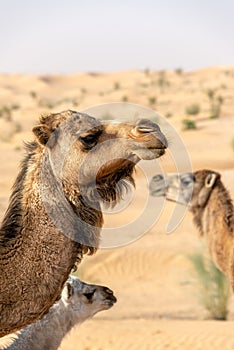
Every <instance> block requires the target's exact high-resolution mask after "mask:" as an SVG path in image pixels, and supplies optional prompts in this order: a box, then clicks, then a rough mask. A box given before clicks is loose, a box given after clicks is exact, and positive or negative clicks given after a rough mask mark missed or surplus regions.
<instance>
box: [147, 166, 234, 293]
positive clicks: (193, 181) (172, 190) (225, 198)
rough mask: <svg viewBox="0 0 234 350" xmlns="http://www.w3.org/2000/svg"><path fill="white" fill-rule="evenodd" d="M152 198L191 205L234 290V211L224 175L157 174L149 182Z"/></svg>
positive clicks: (198, 223)
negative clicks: (224, 181) (161, 197)
mask: <svg viewBox="0 0 234 350" xmlns="http://www.w3.org/2000/svg"><path fill="white" fill-rule="evenodd" d="M150 191H151V195H153V196H160V195H163V196H166V198H167V199H169V200H172V201H175V202H178V203H181V204H187V205H189V208H190V210H191V212H192V214H193V220H194V223H195V225H196V227H197V228H198V230H199V234H200V236H201V237H204V238H205V240H206V242H207V245H208V249H209V252H210V255H211V257H212V259H213V261H214V262H215V264H216V265H217V267H218V268H219V269H220V270H221V271H222V272H223V273H224V274H226V275H227V276H228V278H229V280H230V282H231V285H232V289H233V290H234V273H233V271H234V209H233V204H232V200H231V197H230V195H229V193H228V191H227V190H226V188H225V187H224V185H223V183H222V181H221V176H220V174H219V173H217V172H215V171H213V170H199V171H196V172H195V173H184V174H180V175H178V174H170V175H166V176H165V177H163V176H162V175H156V176H154V177H153V179H152V180H151V183H150Z"/></svg>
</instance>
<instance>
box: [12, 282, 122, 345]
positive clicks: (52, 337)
mask: <svg viewBox="0 0 234 350" xmlns="http://www.w3.org/2000/svg"><path fill="white" fill-rule="evenodd" d="M116 301H117V300H116V298H115V296H114V295H113V292H112V291H111V290H110V289H109V288H107V287H103V286H97V285H92V284H86V283H84V282H81V281H80V280H79V279H78V278H76V277H72V276H70V277H69V279H68V281H67V282H66V284H65V286H64V288H63V291H62V295H61V299H60V300H59V301H57V302H56V303H55V304H54V305H53V306H52V307H51V308H50V309H49V312H48V313H47V314H46V315H45V316H44V317H43V318H42V319H41V320H39V321H37V322H36V323H32V324H31V325H29V326H27V327H25V328H24V329H23V330H22V331H21V333H20V334H19V335H18V338H17V339H16V340H15V341H14V342H13V343H12V344H11V345H10V346H8V347H7V348H5V349H7V350H56V349H58V348H59V346H60V344H61V342H62V340H63V338H64V337H65V335H66V334H67V333H68V332H69V331H70V330H71V329H72V328H73V327H74V326H76V325H77V324H80V323H82V322H84V321H85V320H87V319H88V318H91V317H92V316H94V315H95V314H96V313H97V312H99V311H102V310H107V309H109V308H111V307H112V306H113V305H114V303H116Z"/></svg>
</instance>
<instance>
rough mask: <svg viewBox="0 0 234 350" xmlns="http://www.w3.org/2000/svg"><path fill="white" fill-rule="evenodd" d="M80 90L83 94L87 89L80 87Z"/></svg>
mask: <svg viewBox="0 0 234 350" xmlns="http://www.w3.org/2000/svg"><path fill="white" fill-rule="evenodd" d="M80 92H81V93H82V94H83V95H85V94H86V93H87V92H88V90H87V89H86V88H84V87H82V88H81V89H80Z"/></svg>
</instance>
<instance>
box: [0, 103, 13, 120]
mask: <svg viewBox="0 0 234 350" xmlns="http://www.w3.org/2000/svg"><path fill="white" fill-rule="evenodd" d="M11 112H12V109H11V107H8V106H3V107H2V108H1V109H0V117H3V118H4V119H5V120H7V121H9V122H10V121H12V113H11Z"/></svg>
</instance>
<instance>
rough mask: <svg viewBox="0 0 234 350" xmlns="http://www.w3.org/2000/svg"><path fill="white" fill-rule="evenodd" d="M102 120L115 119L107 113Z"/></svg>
mask: <svg viewBox="0 0 234 350" xmlns="http://www.w3.org/2000/svg"><path fill="white" fill-rule="evenodd" d="M101 119H102V120H112V119H114V118H113V116H112V115H111V114H110V113H108V112H107V113H105V114H103V115H102V116H101Z"/></svg>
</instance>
